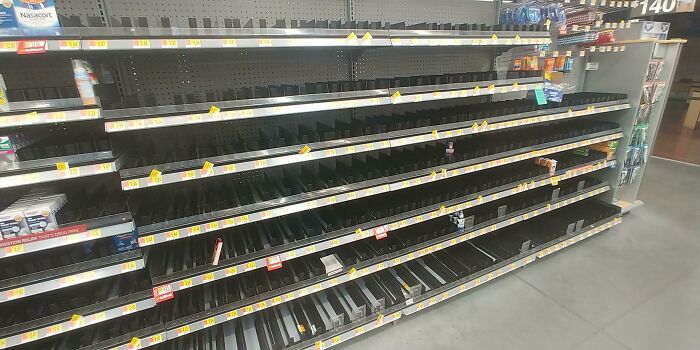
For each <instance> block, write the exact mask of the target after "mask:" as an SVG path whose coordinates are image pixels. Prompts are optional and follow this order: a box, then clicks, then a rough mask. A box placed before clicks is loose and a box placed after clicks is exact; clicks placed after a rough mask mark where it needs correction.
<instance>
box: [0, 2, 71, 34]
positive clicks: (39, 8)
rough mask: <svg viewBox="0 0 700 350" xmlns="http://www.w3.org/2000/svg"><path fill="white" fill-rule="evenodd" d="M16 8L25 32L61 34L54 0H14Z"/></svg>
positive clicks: (21, 27)
mask: <svg viewBox="0 0 700 350" xmlns="http://www.w3.org/2000/svg"><path fill="white" fill-rule="evenodd" d="M0 1H5V0H0ZM14 8H15V18H16V20H17V24H18V25H19V28H20V29H21V30H22V32H23V33H24V34H27V35H34V34H41V35H60V34H61V29H60V24H59V22H58V15H57V14H56V6H55V5H54V0H14Z"/></svg>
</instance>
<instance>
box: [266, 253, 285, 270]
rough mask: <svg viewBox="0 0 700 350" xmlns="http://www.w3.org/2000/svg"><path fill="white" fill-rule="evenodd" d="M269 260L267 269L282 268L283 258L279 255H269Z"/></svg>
mask: <svg viewBox="0 0 700 350" xmlns="http://www.w3.org/2000/svg"><path fill="white" fill-rule="evenodd" d="M266 260H267V271H273V270H277V269H281V268H282V259H280V256H279V255H275V256H268V257H267V258H266Z"/></svg>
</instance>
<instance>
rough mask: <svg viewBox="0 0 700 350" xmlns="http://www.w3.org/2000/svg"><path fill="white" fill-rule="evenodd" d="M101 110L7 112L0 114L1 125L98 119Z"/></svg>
mask: <svg viewBox="0 0 700 350" xmlns="http://www.w3.org/2000/svg"><path fill="white" fill-rule="evenodd" d="M100 116H101V112H100V109H99V108H90V109H79V110H67V111H57V112H38V111H35V112H30V113H26V112H23V113H18V114H7V115H3V116H0V126H1V127H16V126H26V125H41V124H53V123H63V122H74V121H80V120H88V119H99V118H100Z"/></svg>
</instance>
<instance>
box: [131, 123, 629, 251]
mask: <svg viewBox="0 0 700 350" xmlns="http://www.w3.org/2000/svg"><path fill="white" fill-rule="evenodd" d="M622 136H623V135H622V133H621V132H620V131H619V130H609V131H604V132H600V133H596V134H592V135H586V136H581V137H575V138H571V139H567V140H562V141H557V142H551V143H548V144H544V145H539V146H537V147H528V148H524V149H520V150H514V151H511V152H507V153H502V154H498V155H493V156H488V157H482V158H478V159H474V160H469V161H465V162H460V163H454V164H450V165H448V166H446V167H445V168H436V169H434V170H432V171H431V170H430V169H425V170H419V171H415V172H411V173H406V174H402V175H397V176H393V177H390V178H387V179H377V180H372V181H366V182H363V183H360V184H353V185H348V186H340V187H336V188H334V189H327V190H322V191H318V192H317V193H309V194H303V195H299V196H293V197H284V198H282V199H278V200H275V201H268V202H261V203H255V204H252V205H249V206H246V207H242V208H235V209H226V210H221V211H218V212H215V213H210V214H207V215H205V216H204V215H201V216H195V217H188V218H182V219H177V220H171V221H170V222H169V223H168V225H167V226H166V225H165V224H152V225H148V226H142V227H139V228H138V230H139V234H141V235H142V236H141V237H139V245H140V246H142V247H144V246H149V245H154V244H160V243H164V242H167V241H171V240H176V239H183V238H187V237H189V236H195V235H199V234H203V233H206V232H212V231H218V230H222V229H225V228H229V227H233V226H238V225H243V224H247V223H250V222H256V221H261V220H266V219H269V218H273V217H279V216H284V215H288V214H292V213H297V212H300V211H304V210H308V209H313V208H317V207H321V206H328V205H333V204H336V203H340V202H345V201H350V200H355V199H357V198H363V197H369V196H373V195H375V194H379V193H384V192H390V191H398V190H401V189H404V188H408V187H413V186H419V185H422V184H424V183H429V182H433V181H440V180H443V179H446V178H450V177H454V176H461V175H464V174H469V173H472V172H476V171H481V170H483V169H489V168H494V167H498V166H501V165H505V164H510V163H513V162H518V161H522V160H527V159H532V158H535V157H539V156H543V155H547V154H552V153H557V152H562V151H565V150H570V149H574V148H579V147H584V146H588V145H592V144H595V143H600V142H604V141H608V140H614V139H619V138H621V137H622ZM504 155H507V156H505V157H504ZM292 198H295V199H294V200H293V199H292ZM296 198H298V199H296ZM290 202H292V203H290ZM280 204H281V205H282V206H280ZM248 208H249V209H248ZM255 208H257V209H255Z"/></svg>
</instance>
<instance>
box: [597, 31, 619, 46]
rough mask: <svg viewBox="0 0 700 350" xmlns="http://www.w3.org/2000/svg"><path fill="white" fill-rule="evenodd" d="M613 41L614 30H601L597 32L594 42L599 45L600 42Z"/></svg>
mask: <svg viewBox="0 0 700 350" xmlns="http://www.w3.org/2000/svg"><path fill="white" fill-rule="evenodd" d="M614 42H615V32H613V31H612V30H606V31H603V32H600V33H598V39H597V40H596V44H598V45H601V44H610V43H614Z"/></svg>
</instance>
